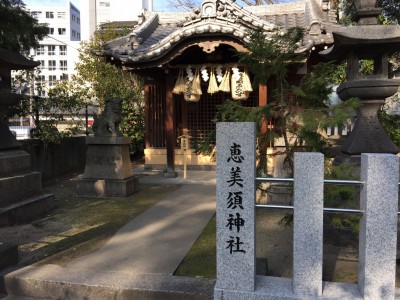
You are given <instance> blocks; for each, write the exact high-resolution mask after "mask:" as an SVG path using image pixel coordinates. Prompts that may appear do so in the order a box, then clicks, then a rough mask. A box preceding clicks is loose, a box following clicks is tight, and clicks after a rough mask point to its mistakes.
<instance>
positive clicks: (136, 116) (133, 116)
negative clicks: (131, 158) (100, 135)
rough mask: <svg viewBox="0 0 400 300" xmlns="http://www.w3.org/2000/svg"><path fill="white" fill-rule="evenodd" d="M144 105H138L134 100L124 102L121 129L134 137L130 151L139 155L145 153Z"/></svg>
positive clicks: (125, 133)
mask: <svg viewBox="0 0 400 300" xmlns="http://www.w3.org/2000/svg"><path fill="white" fill-rule="evenodd" d="M144 113H145V112H144V106H143V105H138V104H137V103H136V102H134V101H124V102H123V103H122V123H121V124H120V129H121V131H122V133H123V134H124V135H126V136H129V137H130V138H131V139H132V143H131V144H130V145H129V147H130V153H131V154H132V155H135V156H137V157H141V156H142V155H143V146H144V132H145V129H144Z"/></svg>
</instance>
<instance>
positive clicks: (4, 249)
mask: <svg viewBox="0 0 400 300" xmlns="http://www.w3.org/2000/svg"><path fill="white" fill-rule="evenodd" d="M17 263H18V246H17V245H12V244H2V243H0V270H3V269H5V268H8V267H11V266H13V265H16V264H17Z"/></svg>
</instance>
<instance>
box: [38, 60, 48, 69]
mask: <svg viewBox="0 0 400 300" xmlns="http://www.w3.org/2000/svg"><path fill="white" fill-rule="evenodd" d="M38 62H40V65H39V69H44V68H45V66H46V65H45V61H44V60H38Z"/></svg>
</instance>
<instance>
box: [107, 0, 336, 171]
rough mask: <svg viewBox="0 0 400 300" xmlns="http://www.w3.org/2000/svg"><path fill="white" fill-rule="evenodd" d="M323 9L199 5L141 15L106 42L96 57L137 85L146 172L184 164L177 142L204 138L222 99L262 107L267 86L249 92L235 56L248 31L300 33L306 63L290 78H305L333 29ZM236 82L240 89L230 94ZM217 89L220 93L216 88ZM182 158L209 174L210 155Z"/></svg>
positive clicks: (309, 2)
mask: <svg viewBox="0 0 400 300" xmlns="http://www.w3.org/2000/svg"><path fill="white" fill-rule="evenodd" d="M330 5H331V3H330V1H329V0H301V1H297V2H291V3H283V4H274V5H261V6H249V7H241V6H239V5H238V4H236V3H235V2H234V1H232V0H205V1H203V3H202V4H201V6H200V7H199V8H197V9H194V10H193V12H189V13H188V12H169V13H156V12H152V13H147V12H145V13H144V14H142V15H141V17H140V19H139V26H138V27H136V28H135V29H134V30H133V31H132V32H131V33H130V34H129V35H128V36H125V37H122V38H118V39H116V40H113V41H110V42H108V43H107V44H106V48H105V51H104V52H103V53H102V55H104V56H105V57H106V58H107V61H109V62H111V63H113V64H115V65H117V66H119V67H121V68H123V69H124V70H128V71H130V72H133V73H135V74H137V75H139V76H141V77H142V78H143V79H144V84H145V90H144V97H145V128H146V134H145V139H146V142H145V167H146V168H151V169H166V170H167V173H168V172H170V173H173V172H174V171H175V168H176V167H179V166H181V165H182V163H183V150H182V149H181V145H180V139H179V138H178V137H180V136H182V135H189V136H191V144H192V145H194V144H196V143H197V142H198V141H199V140H202V139H204V137H205V136H206V135H207V134H208V133H209V132H210V131H212V130H213V129H214V128H215V123H214V122H213V121H212V120H213V118H214V117H215V113H216V107H217V106H218V105H220V104H222V103H223V102H224V101H225V100H226V99H235V98H236V99H238V100H241V101H243V105H245V106H262V105H266V104H267V101H268V97H269V95H268V86H261V85H260V86H258V87H254V85H253V86H252V88H251V87H250V88H249V87H248V85H249V80H250V82H251V78H252V75H251V74H248V73H247V71H246V66H243V65H240V64H238V60H239V58H238V56H237V53H238V52H243V51H247V50H246V48H245V45H246V42H248V41H249V36H248V35H249V32H250V31H254V30H262V31H264V32H265V34H266V35H268V34H271V35H272V34H273V32H274V29H275V28H276V27H279V28H280V29H281V30H282V31H284V30H286V29H288V28H292V27H301V28H303V29H304V33H305V34H304V39H303V41H302V44H301V45H300V48H299V52H300V53H303V54H305V57H306V59H305V61H304V65H303V66H301V67H300V68H299V69H297V70H295V71H294V72H293V74H292V79H293V80H294V81H296V80H298V79H299V78H301V76H302V75H304V74H306V73H307V70H309V66H310V65H312V64H314V63H316V62H318V61H319V60H320V58H319V57H318V52H319V51H321V50H323V49H326V47H327V46H329V45H331V44H332V43H333V36H332V31H334V30H335V29H337V28H338V27H340V25H339V24H338V23H337V14H336V10H334V9H333V8H332V9H331V7H330ZM240 80H241V82H240V86H241V87H242V86H246V87H247V89H246V90H241V91H239V92H238V93H236V94H237V95H235V91H236V92H237V89H238V88H237V86H236V87H234V84H235V83H239V81H240ZM215 82H216V84H215ZM223 82H225V84H222V83H223ZM213 83H214V84H213ZM246 83H247V84H246ZM221 85H224V87H225V88H221V89H220V90H218V88H219V87H220V86H221ZM268 85H269V84H268ZM182 86H183V87H184V88H181V87H182ZM250 86H251V84H250ZM269 151H274V149H273V148H271V149H269ZM187 153H188V154H187V162H188V167H189V168H192V169H196V168H198V169H205V170H207V169H213V168H215V161H214V160H213V159H212V158H211V157H209V156H203V155H199V154H195V153H194V151H193V150H188V151H187Z"/></svg>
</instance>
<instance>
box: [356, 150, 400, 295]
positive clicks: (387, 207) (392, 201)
mask: <svg viewBox="0 0 400 300" xmlns="http://www.w3.org/2000/svg"><path fill="white" fill-rule="evenodd" d="M361 181H364V185H363V188H362V190H361V203H360V206H361V210H363V211H364V214H363V216H362V218H361V221H360V222H361V223H360V242H359V265H358V274H359V275H358V289H359V291H360V293H361V295H362V296H363V297H364V299H394V297H395V280H396V247H397V209H398V204H397V203H398V189H399V186H398V183H399V158H398V157H397V156H395V155H390V154H362V155H361Z"/></svg>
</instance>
